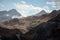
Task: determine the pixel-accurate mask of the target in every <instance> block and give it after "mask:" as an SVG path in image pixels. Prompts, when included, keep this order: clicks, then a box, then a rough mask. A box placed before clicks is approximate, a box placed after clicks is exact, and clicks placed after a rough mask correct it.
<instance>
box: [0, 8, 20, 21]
mask: <svg viewBox="0 0 60 40" xmlns="http://www.w3.org/2000/svg"><path fill="white" fill-rule="evenodd" d="M14 16H17V17H19V16H21V14H20V13H19V12H17V11H16V10H15V9H12V10H9V11H0V22H3V21H7V20H10V19H12V17H14Z"/></svg>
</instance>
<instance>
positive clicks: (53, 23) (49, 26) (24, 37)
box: [0, 10, 60, 40]
mask: <svg viewBox="0 0 60 40" xmlns="http://www.w3.org/2000/svg"><path fill="white" fill-rule="evenodd" d="M41 17H43V16H39V17H36V16H35V18H36V19H35V18H34V19H33V20H32V18H31V19H28V18H30V17H27V18H22V19H12V20H10V21H6V22H3V23H1V24H0V36H2V37H0V38H1V39H2V40H3V39H4V40H6V39H7V40H60V10H58V11H56V10H54V11H52V12H51V13H50V14H48V15H46V17H44V18H43V19H40V18H41ZM16 29H18V30H16ZM22 31H23V32H25V33H23V32H22ZM26 31H27V32H26ZM20 32H21V33H20ZM7 33H8V34H7ZM15 38H16V39H15Z"/></svg>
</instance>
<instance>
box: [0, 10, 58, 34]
mask: <svg viewBox="0 0 60 40" xmlns="http://www.w3.org/2000/svg"><path fill="white" fill-rule="evenodd" d="M57 12H58V11H55V10H54V11H52V12H51V13H48V14H47V15H45V14H43V15H41V16H29V17H24V18H21V19H17V18H15V19H12V20H9V21H5V22H3V23H1V24H0V25H1V26H3V27H5V28H8V29H15V28H17V29H20V30H21V31H22V33H26V32H28V31H29V29H31V28H35V27H36V26H37V25H39V24H41V23H43V22H47V21H49V20H51V19H52V18H54V17H56V16H57V15H58V13H57Z"/></svg>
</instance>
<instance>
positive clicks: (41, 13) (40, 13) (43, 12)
mask: <svg viewBox="0 0 60 40" xmlns="http://www.w3.org/2000/svg"><path fill="white" fill-rule="evenodd" d="M43 14H47V12H46V11H44V10H42V11H41V12H39V13H37V14H36V15H35V16H41V15H43Z"/></svg>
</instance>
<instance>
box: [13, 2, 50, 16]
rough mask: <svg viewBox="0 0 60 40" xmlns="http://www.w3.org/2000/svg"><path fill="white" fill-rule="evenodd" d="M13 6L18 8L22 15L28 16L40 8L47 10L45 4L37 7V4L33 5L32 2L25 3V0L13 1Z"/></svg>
mask: <svg viewBox="0 0 60 40" xmlns="http://www.w3.org/2000/svg"><path fill="white" fill-rule="evenodd" d="M14 6H15V8H16V9H17V10H18V12H20V13H22V15H24V16H30V15H33V14H36V13H38V12H40V11H41V10H45V11H47V12H49V9H48V7H47V6H44V7H37V6H33V5H32V4H27V3H26V2H25V1H21V3H15V4H14Z"/></svg>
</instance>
